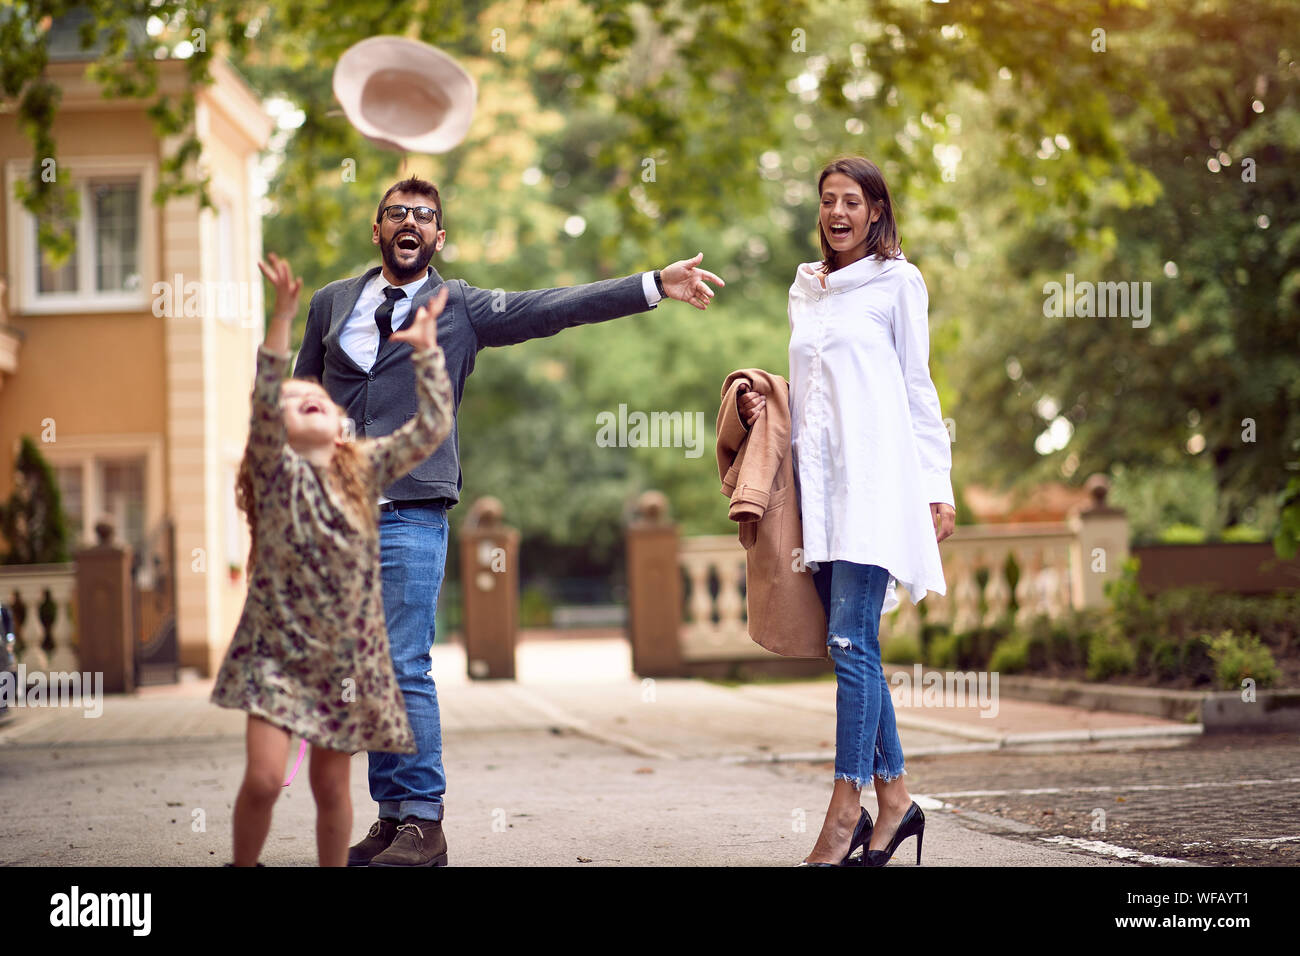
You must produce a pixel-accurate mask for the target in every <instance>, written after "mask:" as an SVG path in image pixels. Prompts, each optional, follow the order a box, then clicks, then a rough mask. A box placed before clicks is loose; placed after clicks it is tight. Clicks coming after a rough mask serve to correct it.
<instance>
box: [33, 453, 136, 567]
mask: <svg viewBox="0 0 1300 956" xmlns="http://www.w3.org/2000/svg"><path fill="white" fill-rule="evenodd" d="M54 474H55V477H56V478H57V480H58V483H59V492H60V494H61V495H62V497H63V512H64V515H65V516H66V517H67V519H68V525H69V527H70V529H71V531H72V534H73V536H74V538H76V539H77V540H78V542H79V543H80V544H81V545H82V546H88V545H91V544H93V543H94V542H95V523H96V522H97V521H99V519H100V518H102V517H104V516H105V515H107V516H108V517H110V518H112V519H113V525H114V528H115V529H116V531H115V533H114V537H115V538H116V540H117V541H119V542H124V543H126V544H129V545H131V547H132V548H134V549H135V550H136V551H137V552H138V551H140V550H142V549H143V547H144V544H145V531H146V529H145V460H144V459H143V458H126V459H113V458H87V459H84V460H83V461H81V462H78V463H76V464H61V465H57V466H55V468H54Z"/></svg>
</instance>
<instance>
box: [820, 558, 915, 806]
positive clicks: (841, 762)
mask: <svg viewBox="0 0 1300 956" xmlns="http://www.w3.org/2000/svg"><path fill="white" fill-rule="evenodd" d="M813 581H814V583H815V584H816V585H817V593H818V595H819V596H820V597H821V599H822V606H823V607H825V608H826V620H827V622H828V628H827V635H826V645H827V647H829V648H830V654H831V660H832V661H833V662H834V664H835V681H836V687H837V689H836V692H835V779H836V780H847V781H849V782H850V783H851V784H853V788H854V789H855V790H861V789H862V788H863V787H864V786H865V785H866V783H867V781H868V780H870V779H871V778H872V777H873V776H876V777H879V778H880V779H881V780H883V781H885V782H886V783H888V782H889V781H890V780H894V779H896V778H897V777H899V776H900V775H901V774H902V773H903V772H904V771H903V745H902V743H901V742H900V741H899V739H898V727H897V725H896V724H895V721H894V701H893V698H892V697H891V696H890V692H889V684H888V682H887V681H886V680H885V672H884V670H883V669H882V668H881V665H880V640H879V631H880V610H881V608H882V607H883V606H884V603H885V589H886V588H887V587H888V585H889V572H888V571H886V570H885V569H884V568H881V567H877V566H876V565H874V564H853V563H851V562H848V561H825V562H821V563H820V564H819V565H818V568H817V571H816V572H814V574H813Z"/></svg>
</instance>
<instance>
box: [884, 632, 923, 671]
mask: <svg viewBox="0 0 1300 956" xmlns="http://www.w3.org/2000/svg"><path fill="white" fill-rule="evenodd" d="M880 658H881V660H882V661H884V663H886V664H912V663H915V662H916V661H919V660H920V659H921V642H920V640H918V639H917V638H916V637H914V636H912V635H911V634H898V635H896V636H894V637H891V638H889V640H887V641H885V643H884V646H883V647H881V649H880Z"/></svg>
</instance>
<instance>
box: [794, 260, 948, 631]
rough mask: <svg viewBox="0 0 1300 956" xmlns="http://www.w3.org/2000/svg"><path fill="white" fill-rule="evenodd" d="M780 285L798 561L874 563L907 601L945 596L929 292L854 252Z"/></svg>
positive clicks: (900, 271)
mask: <svg viewBox="0 0 1300 956" xmlns="http://www.w3.org/2000/svg"><path fill="white" fill-rule="evenodd" d="M819 268H820V263H815V262H812V263H803V264H802V265H800V266H799V269H798V271H797V272H796V274H795V281H794V284H793V285H791V286H790V306H789V310H790V411H791V420H792V430H791V447H792V449H793V453H794V460H795V474H796V478H797V481H798V484H799V498H800V503H801V505H802V516H803V547H804V560H805V561H810V562H820V561H852V562H854V563H856V564H874V565H878V566H880V567H883V568H885V569H886V570H887V571H889V573H890V582H889V590H888V592H887V593H886V595H885V605H884V608H883V611H884V612H888V611H891V610H893V609H894V608H895V607H897V606H898V597H897V594H896V592H895V589H894V585H895V583H896V582H897V583H899V584H902V585H903V586H904V587H905V588H907V592H908V594H909V595H910V596H911V598H912V601H913V602H914V603H915V602H917V601H920V600H922V599H923V598H924V597H925V595H926V592H927V590H929V591H934V592H935V593H937V594H945V593H947V586H946V584H945V583H944V577H943V565H942V564H941V563H940V560H939V545H938V543H937V542H936V541H935V531H934V521H933V519H932V518H931V516H930V503H931V502H946V503H947V504H950V505H951V504H953V494H952V484H951V481H950V479H949V472H950V471H951V469H952V449H951V448H950V447H949V438H948V430H947V428H946V427H945V426H944V423H943V416H942V414H941V412H940V410H939V395H938V393H937V392H936V391H935V388H934V383H933V382H932V381H931V380H930V369H929V357H930V330H929V314H928V310H929V302H930V298H929V293H928V292H927V291H926V288H925V280H924V279H922V278H921V272H920V270H918V269H917V268H916V266H914V265H912V264H911V263H910V262H908V261H907V260H906V259H903V258H899V259H892V260H882V259H876V258H874V257H869V258H864V259H859V260H858V261H857V262H855V263H853V264H852V265H848V266H845V267H844V268H842V269H838V270H836V271H835V272H832V273H831V274H830V275H829V276H826V277H825V281H826V285H825V287H823V286H822V283H821V280H820V279H819V278H818V276H817V275H816V270H817V269H819Z"/></svg>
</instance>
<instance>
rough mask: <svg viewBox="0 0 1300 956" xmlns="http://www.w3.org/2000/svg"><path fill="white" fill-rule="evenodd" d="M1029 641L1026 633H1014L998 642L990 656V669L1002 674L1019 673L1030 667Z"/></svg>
mask: <svg viewBox="0 0 1300 956" xmlns="http://www.w3.org/2000/svg"><path fill="white" fill-rule="evenodd" d="M1029 642H1030V638H1029V636H1028V635H1025V634H1012V635H1010V636H1008V637H1005V638H1003V639H1002V640H1001V641H999V642H998V646H997V647H995V648H993V656H992V657H990V658H989V666H988V669H989V670H990V671H996V672H998V673H1001V674H1017V673H1019V672H1021V671H1024V670H1027V669H1028V667H1029Z"/></svg>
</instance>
